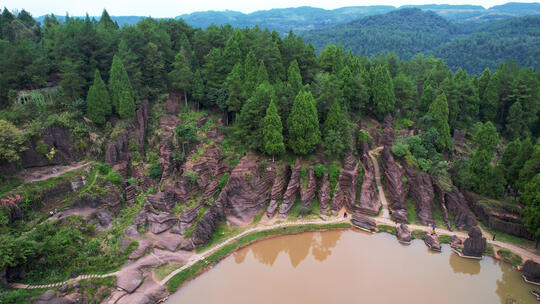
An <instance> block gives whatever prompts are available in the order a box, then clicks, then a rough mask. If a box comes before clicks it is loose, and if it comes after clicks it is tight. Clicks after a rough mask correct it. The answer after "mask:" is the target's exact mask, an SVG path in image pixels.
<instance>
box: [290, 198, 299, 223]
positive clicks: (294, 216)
mask: <svg viewBox="0 0 540 304" xmlns="http://www.w3.org/2000/svg"><path fill="white" fill-rule="evenodd" d="M298 215H300V199H299V198H298V197H297V198H296V199H295V200H294V203H293V205H292V207H291V210H290V211H289V218H288V219H289V220H296V219H297V218H298Z"/></svg>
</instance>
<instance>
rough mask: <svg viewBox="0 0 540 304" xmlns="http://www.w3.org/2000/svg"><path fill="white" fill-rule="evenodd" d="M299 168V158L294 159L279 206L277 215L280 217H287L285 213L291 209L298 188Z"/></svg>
mask: <svg viewBox="0 0 540 304" xmlns="http://www.w3.org/2000/svg"><path fill="white" fill-rule="evenodd" d="M300 168H301V164H300V161H299V160H296V163H295V165H294V168H293V169H292V173H291V178H290V179H289V184H288V185H287V190H285V194H284V195H283V202H282V203H281V205H280V206H279V215H278V217H279V218H281V219H284V218H287V214H289V211H290V210H291V208H292V206H293V204H294V201H295V200H296V196H297V195H298V191H299V189H300Z"/></svg>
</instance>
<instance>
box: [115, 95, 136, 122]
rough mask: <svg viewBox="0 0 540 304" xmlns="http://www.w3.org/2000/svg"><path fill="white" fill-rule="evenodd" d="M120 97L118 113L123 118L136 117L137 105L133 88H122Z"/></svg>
mask: <svg viewBox="0 0 540 304" xmlns="http://www.w3.org/2000/svg"><path fill="white" fill-rule="evenodd" d="M119 97H120V100H119V106H118V115H120V117H121V118H133V117H135V110H136V107H135V102H134V101H133V95H132V94H131V90H129V89H128V88H124V89H122V91H121V92H120V96H119Z"/></svg>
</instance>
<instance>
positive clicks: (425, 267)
mask: <svg viewBox="0 0 540 304" xmlns="http://www.w3.org/2000/svg"><path fill="white" fill-rule="evenodd" d="M534 287H535V286H533V285H529V284H527V283H525V282H523V280H522V279H521V274H520V273H519V272H518V271H516V270H514V269H512V267H510V266H509V265H508V264H504V263H500V262H498V261H496V260H494V259H492V258H489V257H484V259H483V260H481V261H478V260H469V259H463V258H460V257H458V256H457V255H455V254H453V253H451V250H450V247H448V246H446V245H445V246H443V252H442V253H434V252H431V251H429V250H428V249H427V248H426V246H425V245H424V243H423V242H422V241H413V243H412V244H411V245H401V244H400V243H398V242H397V241H396V239H395V237H394V236H391V235H389V234H386V233H383V234H375V235H371V234H365V233H362V232H358V231H353V230H347V231H328V232H313V233H304V234H300V235H293V236H282V237H277V238H274V239H270V240H265V241H261V242H258V243H255V244H253V245H251V246H248V247H246V248H244V249H242V250H239V251H237V252H235V253H234V254H232V256H230V257H228V258H226V259H224V260H223V261H222V262H220V263H219V264H217V265H216V266H215V267H214V268H213V269H211V270H209V271H208V272H206V273H204V274H202V275H201V276H199V277H198V278H196V279H194V280H193V281H191V282H189V283H187V284H186V285H185V286H184V287H182V288H181V289H179V290H178V291H177V292H176V293H175V294H173V295H171V297H170V298H169V300H168V301H167V302H166V303H168V304H180V303H182V304H186V303H189V304H198V303H201V304H203V303H204V304H213V303H219V304H224V303H225V304H229V303H234V304H244V303H245V304H248V303H249V304H253V303H257V304H266V303H268V304H275V303H280V304H281V303H291V304H292V303H310V304H317V303H321V304H322V303H325V304H326V303H340V302H341V303H392V304H395V303H415V304H422V303H426V304H428V303H429V304H434V303H440V304H443V303H474V304H479V303H505V304H506V303H510V302H507V300H508V297H509V296H511V297H512V298H514V299H517V300H519V301H520V302H519V303H524V304H527V303H537V302H536V300H535V298H534V297H533V296H532V295H531V293H530V290H531V289H534Z"/></svg>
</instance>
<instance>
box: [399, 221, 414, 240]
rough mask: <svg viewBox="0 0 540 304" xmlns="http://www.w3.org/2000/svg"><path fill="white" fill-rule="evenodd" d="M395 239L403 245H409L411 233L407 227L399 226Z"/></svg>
mask: <svg viewBox="0 0 540 304" xmlns="http://www.w3.org/2000/svg"><path fill="white" fill-rule="evenodd" d="M397 238H398V240H399V241H400V242H403V243H410V242H411V241H412V236H411V231H410V230H409V227H407V225H405V224H401V225H399V226H398V227H397Z"/></svg>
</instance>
